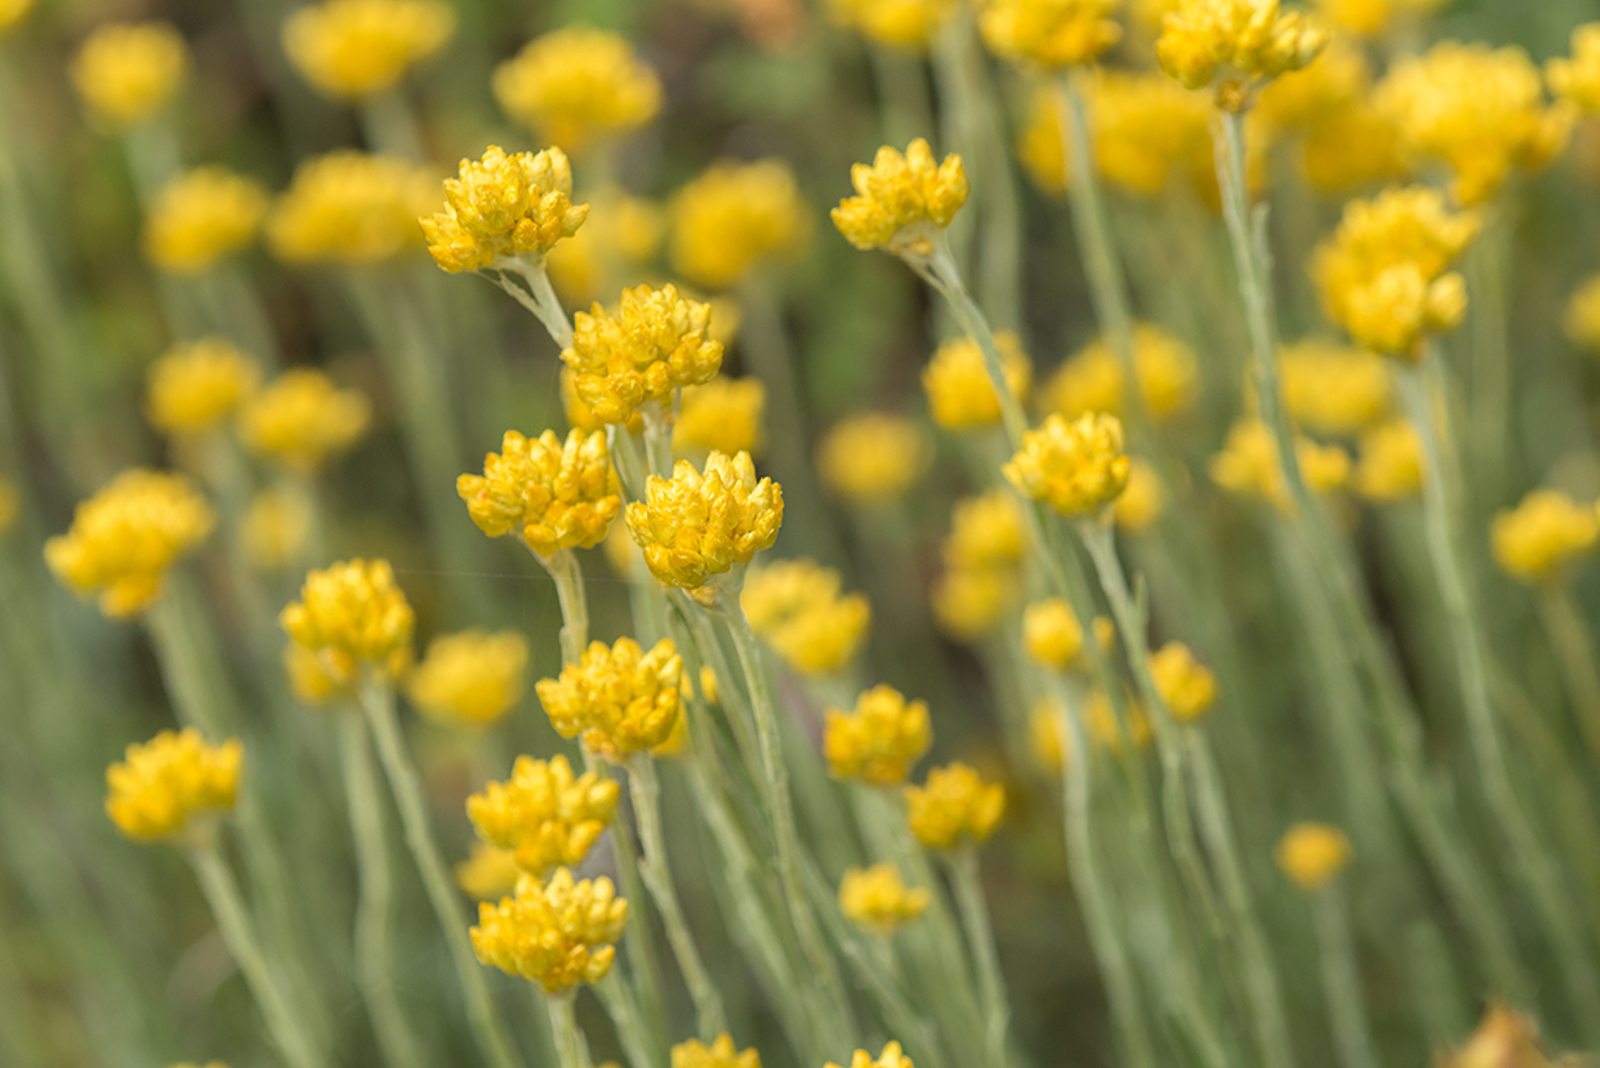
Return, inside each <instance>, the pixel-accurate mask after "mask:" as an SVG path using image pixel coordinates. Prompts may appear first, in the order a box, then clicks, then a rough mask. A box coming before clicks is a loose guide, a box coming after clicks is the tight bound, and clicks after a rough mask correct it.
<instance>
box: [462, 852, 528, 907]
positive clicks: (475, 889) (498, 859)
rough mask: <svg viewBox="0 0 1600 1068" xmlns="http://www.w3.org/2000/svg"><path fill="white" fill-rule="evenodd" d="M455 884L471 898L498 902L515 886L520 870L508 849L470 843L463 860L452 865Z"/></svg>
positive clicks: (520, 875)
mask: <svg viewBox="0 0 1600 1068" xmlns="http://www.w3.org/2000/svg"><path fill="white" fill-rule="evenodd" d="M454 874H455V877H456V885H457V886H459V887H461V892H462V893H464V894H466V895H467V896H468V897H470V898H472V900H474V901H498V900H499V899H500V898H502V897H505V896H506V895H507V894H509V893H511V892H512V891H513V890H515V889H516V887H517V880H518V879H520V878H521V877H522V869H521V868H518V867H517V862H516V860H515V859H514V857H513V856H512V853H511V850H509V849H501V848H499V847H498V846H492V845H490V844H489V843H487V842H473V843H472V852H471V853H469V854H468V855H467V859H466V860H463V861H462V862H461V863H459V864H457V865H456V867H455V873H454Z"/></svg>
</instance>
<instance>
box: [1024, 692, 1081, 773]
mask: <svg viewBox="0 0 1600 1068" xmlns="http://www.w3.org/2000/svg"><path fill="white" fill-rule="evenodd" d="M1061 714H1062V707H1061V705H1060V703H1059V702H1057V701H1056V700H1054V699H1053V698H1048V697H1047V698H1044V699H1043V700H1041V701H1039V702H1038V703H1037V704H1036V705H1034V706H1033V709H1032V711H1030V712H1029V713H1028V753H1029V755H1030V756H1032V757H1033V759H1034V761H1035V762H1036V763H1037V764H1038V767H1039V770H1040V771H1043V772H1046V773H1048V774H1050V775H1060V774H1061V773H1062V772H1063V771H1065V770H1066V767H1067V761H1068V760H1070V759H1071V758H1072V739H1071V738H1070V737H1069V736H1068V735H1067V733H1066V731H1065V730H1064V729H1063V728H1062V724H1061Z"/></svg>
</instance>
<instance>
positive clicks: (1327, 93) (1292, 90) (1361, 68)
mask: <svg viewBox="0 0 1600 1068" xmlns="http://www.w3.org/2000/svg"><path fill="white" fill-rule="evenodd" d="M1371 84H1372V67H1371V65H1370V64H1369V63H1368V61H1367V55H1366V52H1364V51H1363V50H1362V48H1361V46H1360V45H1359V44H1357V43H1356V42H1355V41H1353V40H1351V39H1349V38H1347V37H1337V38H1335V39H1334V40H1333V41H1332V42H1330V43H1329V45H1328V47H1327V48H1325V49H1324V50H1323V51H1322V54H1321V55H1319V56H1317V58H1316V59H1314V60H1312V61H1311V63H1310V64H1308V65H1307V66H1306V67H1305V68H1304V69H1303V70H1297V71H1294V72H1292V73H1289V74H1285V75H1284V76H1283V77H1281V78H1279V79H1277V80H1276V81H1274V82H1273V83H1272V84H1271V85H1268V86H1266V87H1265V88H1263V89H1262V90H1261V93H1260V95H1259V96H1258V97H1257V99H1256V107H1257V108H1258V109H1260V112H1261V114H1262V115H1263V116H1264V117H1266V118H1267V119H1268V120H1270V121H1271V122H1272V123H1273V124H1274V125H1276V126H1280V127H1284V128H1287V129H1302V128H1305V127H1308V126H1312V125H1314V124H1315V123H1316V122H1318V121H1319V120H1321V119H1324V118H1326V117H1327V116H1328V115H1330V114H1332V113H1334V112H1336V111H1338V110H1340V109H1342V108H1346V107H1349V106H1350V105H1351V104H1352V103H1354V102H1355V101H1357V100H1359V99H1360V98H1361V97H1362V96H1363V95H1364V94H1366V93H1367V92H1368V91H1369V90H1370V88H1371Z"/></svg>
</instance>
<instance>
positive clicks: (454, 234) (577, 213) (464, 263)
mask: <svg viewBox="0 0 1600 1068" xmlns="http://www.w3.org/2000/svg"><path fill="white" fill-rule="evenodd" d="M588 216H589V205H587V204H574V203H573V202H572V164H571V163H570V162H568V160H567V154H566V153H565V152H563V151H561V149H559V148H556V147H554V146H552V147H550V148H547V149H545V150H544V151H542V152H517V153H515V154H512V155H507V154H506V151H505V149H503V148H501V147H500V146H499V145H490V146H489V147H488V148H486V149H484V150H483V155H482V156H481V157H479V158H478V159H476V160H470V159H464V160H462V161H461V166H460V168H459V170H458V173H457V176H456V177H454V178H446V179H445V180H444V210H443V211H439V212H435V213H433V214H432V215H425V216H423V217H422V232H423V235H424V236H425V237H426V238H427V241H428V252H429V253H430V254H431V255H432V256H433V260H434V262H435V263H437V264H438V265H439V266H440V267H442V268H443V269H444V270H446V271H449V272H450V273H451V274H456V273H458V272H460V271H477V270H482V269H483V268H485V267H492V266H494V264H495V261H496V260H498V259H500V258H501V257H516V256H522V257H531V258H534V259H537V258H539V257H541V256H543V255H544V254H545V253H547V252H549V251H550V249H551V248H553V247H554V246H555V244H556V242H558V241H560V240H561V239H562V238H564V237H571V236H572V235H573V234H575V233H577V232H578V228H579V227H581V226H582V225H583V221H584V219H586V218H588Z"/></svg>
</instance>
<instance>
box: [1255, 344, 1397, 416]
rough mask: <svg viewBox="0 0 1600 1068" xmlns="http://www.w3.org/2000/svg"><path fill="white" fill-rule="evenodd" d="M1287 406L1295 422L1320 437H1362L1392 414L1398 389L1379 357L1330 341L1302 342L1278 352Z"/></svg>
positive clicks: (1279, 375) (1279, 368)
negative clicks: (1374, 425)
mask: <svg viewBox="0 0 1600 1068" xmlns="http://www.w3.org/2000/svg"><path fill="white" fill-rule="evenodd" d="M1278 378H1279V381H1280V382H1281V383H1282V387H1283V401H1284V404H1285V405H1286V406H1287V407H1288V409H1289V414H1290V415H1291V416H1293V417H1294V421H1295V422H1296V423H1298V424H1299V425H1300V426H1302V427H1304V428H1306V429H1307V430H1310V431H1313V432H1315V433H1318V434H1330V435H1335V436H1346V435H1350V434H1355V433H1359V432H1360V431H1361V430H1363V429H1364V428H1366V427H1369V426H1371V425H1372V424H1374V423H1376V422H1378V421H1379V420H1381V419H1383V418H1384V417H1385V416H1387V415H1388V414H1389V410H1390V408H1391V407H1392V406H1393V403H1394V387H1393V383H1392V382H1391V381H1390V379H1389V368H1388V366H1387V365H1386V364H1385V363H1384V361H1383V358H1382V357H1381V356H1378V355H1377V354H1376V353H1372V352H1366V351H1364V350H1362V349H1358V348H1352V347H1349V346H1346V345H1338V344H1334V343H1332V342H1328V341H1318V340H1312V341H1301V342H1299V343H1297V344H1294V345H1285V346H1284V347H1283V348H1282V349H1280V350H1279V352H1278Z"/></svg>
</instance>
